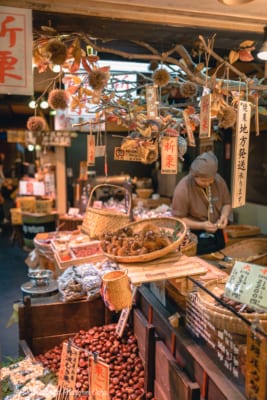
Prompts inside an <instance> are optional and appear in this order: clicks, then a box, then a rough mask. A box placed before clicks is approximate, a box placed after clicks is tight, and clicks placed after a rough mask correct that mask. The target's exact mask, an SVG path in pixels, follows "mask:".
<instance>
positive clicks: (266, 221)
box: [234, 203, 267, 235]
mask: <svg viewBox="0 0 267 400" xmlns="http://www.w3.org/2000/svg"><path fill="white" fill-rule="evenodd" d="M234 220H235V222H236V223H238V224H241V225H254V226H259V227H260V229H261V232H262V233H263V234H265V235H267V207H266V206H263V205H260V204H255V203H246V204H245V205H244V206H243V207H239V208H237V209H235V210H234Z"/></svg>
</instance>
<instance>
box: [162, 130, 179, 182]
mask: <svg viewBox="0 0 267 400" xmlns="http://www.w3.org/2000/svg"><path fill="white" fill-rule="evenodd" d="M177 169H178V144H177V138H176V137H163V138H162V139H161V173H162V174H174V175H176V174H177Z"/></svg>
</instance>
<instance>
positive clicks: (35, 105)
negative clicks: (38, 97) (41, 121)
mask: <svg viewBox="0 0 267 400" xmlns="http://www.w3.org/2000/svg"><path fill="white" fill-rule="evenodd" d="M28 106H29V107H30V108H36V107H37V104H36V101H35V100H34V99H31V101H30V102H29V104H28Z"/></svg>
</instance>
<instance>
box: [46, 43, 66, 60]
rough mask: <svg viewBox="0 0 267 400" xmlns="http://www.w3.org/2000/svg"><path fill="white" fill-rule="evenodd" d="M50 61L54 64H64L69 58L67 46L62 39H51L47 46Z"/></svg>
mask: <svg viewBox="0 0 267 400" xmlns="http://www.w3.org/2000/svg"><path fill="white" fill-rule="evenodd" d="M45 51H46V53H47V55H48V58H49V61H51V62H52V63H53V64H57V65H62V64H64V62H65V61H66V59H67V47H66V46H65V44H64V43H63V42H61V40H58V39H51V40H49V42H48V43H47V45H46V47H45Z"/></svg>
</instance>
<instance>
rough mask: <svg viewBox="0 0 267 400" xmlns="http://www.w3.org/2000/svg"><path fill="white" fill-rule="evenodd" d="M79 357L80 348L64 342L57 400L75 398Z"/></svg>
mask: <svg viewBox="0 0 267 400" xmlns="http://www.w3.org/2000/svg"><path fill="white" fill-rule="evenodd" d="M79 357H80V350H79V349H77V348H76V347H74V346H72V345H71V343H70V342H68V343H67V342H65V343H63V347H62V353H61V362H60V369H59V373H58V392H57V399H56V400H69V399H73V398H74V394H75V385H76V375H77V369H78V363H79Z"/></svg>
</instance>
